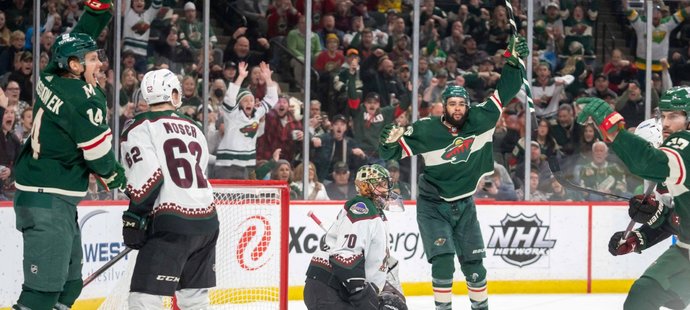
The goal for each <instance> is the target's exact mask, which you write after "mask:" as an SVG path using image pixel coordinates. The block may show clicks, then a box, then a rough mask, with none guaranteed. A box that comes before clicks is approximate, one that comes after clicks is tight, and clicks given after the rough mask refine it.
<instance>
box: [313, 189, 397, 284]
mask: <svg viewBox="0 0 690 310" xmlns="http://www.w3.org/2000/svg"><path fill="white" fill-rule="evenodd" d="M388 236H389V235H388V221H387V220H386V216H385V214H384V213H383V212H382V211H380V210H379V209H377V208H376V206H375V205H374V203H373V202H372V201H371V200H369V199H367V198H364V197H361V196H356V197H355V198H353V199H351V200H349V201H348V202H346V203H345V207H344V208H343V209H342V210H340V213H338V217H337V218H336V221H335V223H333V225H332V226H331V227H330V228H329V229H328V232H327V233H326V240H325V241H326V246H327V247H328V250H327V251H323V250H322V249H321V248H319V249H317V250H316V252H315V253H314V256H313V257H312V260H311V263H310V266H309V270H307V276H311V275H312V274H315V273H319V272H321V271H326V272H329V273H333V274H334V275H335V276H336V277H337V278H338V279H339V280H340V281H346V280H347V279H349V278H356V277H359V276H361V275H358V273H361V271H362V268H361V267H362V266H361V265H362V264H363V265H364V268H363V270H364V276H365V278H366V281H367V282H370V283H373V284H375V285H376V286H377V287H378V289H379V291H380V290H381V289H383V286H384V285H385V284H386V275H387V272H388V265H387V262H388V256H389V250H388V243H389V240H388ZM335 264H337V265H339V267H341V268H334V267H335V266H334V265H335ZM316 269H319V270H316Z"/></svg>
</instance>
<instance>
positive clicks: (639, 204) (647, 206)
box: [628, 195, 664, 227]
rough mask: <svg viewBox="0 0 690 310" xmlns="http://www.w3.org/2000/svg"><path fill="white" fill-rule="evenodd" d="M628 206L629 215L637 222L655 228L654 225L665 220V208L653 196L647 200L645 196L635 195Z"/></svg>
mask: <svg viewBox="0 0 690 310" xmlns="http://www.w3.org/2000/svg"><path fill="white" fill-rule="evenodd" d="M628 205H629V208H628V215H630V218H631V219H632V220H633V221H635V222H638V223H642V224H647V225H649V226H652V227H654V226H655V225H654V223H657V222H659V220H662V218H663V216H662V215H663V214H664V206H663V205H662V204H660V203H659V202H658V201H656V199H654V197H652V196H647V197H646V198H645V195H635V196H633V197H632V198H630V201H629V202H628Z"/></svg>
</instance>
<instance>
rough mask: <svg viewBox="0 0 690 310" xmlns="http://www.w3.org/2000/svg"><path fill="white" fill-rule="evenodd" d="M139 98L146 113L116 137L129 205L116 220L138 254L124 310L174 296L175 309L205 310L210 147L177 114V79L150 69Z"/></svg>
mask: <svg viewBox="0 0 690 310" xmlns="http://www.w3.org/2000/svg"><path fill="white" fill-rule="evenodd" d="M141 94H142V96H143V97H144V99H145V100H146V103H147V104H148V105H149V107H150V110H149V111H148V112H145V113H141V114H139V115H136V116H135V117H134V119H133V120H131V121H130V122H129V123H128V124H127V125H125V129H124V131H123V133H122V136H121V137H120V139H121V140H120V144H121V155H122V158H123V159H124V161H125V163H124V166H125V174H126V175H127V177H128V184H127V192H128V194H129V197H130V203H129V208H128V209H127V211H125V212H124V214H123V216H122V221H123V228H122V235H123V237H124V242H125V244H126V245H127V246H128V247H130V248H133V249H138V250H139V255H138V256H137V262H136V266H135V267H134V273H133V275H132V283H131V286H130V295H129V309H130V310H133V309H147V310H148V309H161V307H162V298H163V296H173V295H174V294H175V295H176V296H177V302H178V306H179V307H180V308H181V309H206V308H208V305H209V298H208V288H210V287H213V286H215V284H216V275H215V270H214V264H215V255H216V252H215V246H216V241H217V239H218V226H219V224H218V217H217V214H216V207H215V204H214V203H213V191H212V189H211V184H210V183H209V182H208V180H207V179H206V174H205V170H206V166H207V165H208V158H209V153H208V146H207V144H206V138H205V137H204V134H203V132H202V130H201V127H199V126H198V125H197V123H196V122H195V121H194V120H192V119H191V118H189V117H187V116H185V115H183V114H181V113H178V112H176V108H178V107H179V106H180V104H181V87H180V81H179V80H178V78H177V76H175V74H173V73H172V72H170V70H167V69H161V70H156V71H151V72H148V73H147V74H146V75H144V79H143V81H142V82H141Z"/></svg>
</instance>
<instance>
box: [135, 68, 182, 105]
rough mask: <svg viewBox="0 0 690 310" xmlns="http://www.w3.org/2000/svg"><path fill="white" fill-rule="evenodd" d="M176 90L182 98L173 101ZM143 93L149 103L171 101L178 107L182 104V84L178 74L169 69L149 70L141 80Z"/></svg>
mask: <svg viewBox="0 0 690 310" xmlns="http://www.w3.org/2000/svg"><path fill="white" fill-rule="evenodd" d="M173 90H176V91H177V93H178V94H179V95H180V100H178V101H177V102H173V100H172V94H173ZM141 94H142V96H144V100H146V103H147V104H148V105H153V104H156V103H161V102H170V103H172V105H173V106H174V107H175V108H176V109H177V108H179V107H180V105H181V104H182V100H181V96H182V86H180V80H179V79H178V78H177V76H176V75H175V74H174V73H172V72H171V71H170V70H168V69H159V70H154V71H149V72H148V73H146V75H144V79H143V80H142V81H141Z"/></svg>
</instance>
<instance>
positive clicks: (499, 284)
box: [0, 279, 634, 310]
mask: <svg viewBox="0 0 690 310" xmlns="http://www.w3.org/2000/svg"><path fill="white" fill-rule="evenodd" d="M633 281H634V280H633V279H614V280H593V281H592V293H627V292H628V290H630V287H631V286H632V284H633ZM402 287H403V291H405V296H428V295H431V294H432V290H431V282H410V283H403V284H402ZM488 289H489V294H585V293H587V280H532V281H530V280H519V281H499V280H496V281H489V283H488ZM268 290H270V291H271V294H272V293H273V292H275V289H271V288H269V289H268ZM245 291H246V292H245ZM250 292H251V293H254V294H256V292H257V289H251V290H250V289H233V290H222V291H215V292H212V293H211V301H212V303H214V304H217V303H219V301H218V298H219V297H220V296H228V295H234V296H238V294H239V295H241V294H244V293H247V294H249V293H250ZM303 292H304V286H301V285H300V286H290V288H289V289H288V299H289V300H302V295H303ZM453 294H456V295H466V294H467V286H466V285H465V282H455V283H453ZM276 298H277V296H276ZM104 300H105V298H95V299H84V300H78V301H77V302H76V303H75V304H74V306H73V307H72V309H73V310H96V309H98V306H99V305H100V304H101V303H102V302H103V301H104ZM0 310H10V308H0Z"/></svg>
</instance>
